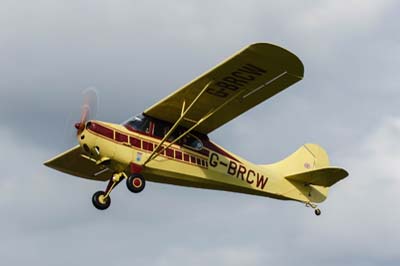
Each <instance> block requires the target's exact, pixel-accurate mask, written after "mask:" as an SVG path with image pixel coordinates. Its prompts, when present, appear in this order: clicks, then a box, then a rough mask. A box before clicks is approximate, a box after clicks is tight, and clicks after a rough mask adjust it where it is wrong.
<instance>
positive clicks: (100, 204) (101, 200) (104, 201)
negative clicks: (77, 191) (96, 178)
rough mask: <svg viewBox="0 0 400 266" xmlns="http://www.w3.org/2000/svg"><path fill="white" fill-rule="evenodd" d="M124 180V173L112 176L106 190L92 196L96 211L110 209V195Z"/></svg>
mask: <svg viewBox="0 0 400 266" xmlns="http://www.w3.org/2000/svg"><path fill="white" fill-rule="evenodd" d="M124 178H125V173H115V174H113V176H112V177H111V178H110V181H109V182H108V185H107V188H106V190H105V191H101V190H100V191H97V192H96V193H94V194H93V197H92V203H93V205H94V207H95V208H96V209H99V210H105V209H107V208H108V207H110V204H111V198H110V193H111V191H112V190H113V189H114V188H115V187H116V186H117V185H118V184H119V183H120V182H121V181H122V180H123V179H124Z"/></svg>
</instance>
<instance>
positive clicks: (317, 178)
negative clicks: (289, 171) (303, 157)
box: [285, 167, 349, 187]
mask: <svg viewBox="0 0 400 266" xmlns="http://www.w3.org/2000/svg"><path fill="white" fill-rule="evenodd" d="M348 175H349V174H348V173H347V172H346V170H344V169H342V168H338V167H325V168H319V169H316V170H311V171H307V172H302V173H298V174H294V175H289V176H286V177H285V178H286V179H287V180H289V181H291V180H293V181H299V182H302V183H305V184H309V185H317V186H323V187H330V186H332V185H333V184H335V183H336V182H338V181H340V180H342V179H343V178H345V177H346V176H348Z"/></svg>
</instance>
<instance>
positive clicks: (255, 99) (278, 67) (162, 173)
mask: <svg viewBox="0 0 400 266" xmlns="http://www.w3.org/2000/svg"><path fill="white" fill-rule="evenodd" d="M303 74H304V68H303V64H302V62H301V61H300V60H299V59H298V58H297V56H295V55H294V54H292V53H291V52H289V51H287V50H285V49H283V48H281V47H278V46H276V45H272V44H267V43H256V44H252V45H250V46H248V47H245V48H244V49H242V50H240V51H239V52H237V53H236V54H234V55H233V56H231V57H230V58H228V59H227V60H225V61H224V62H222V63H220V64H219V65H217V66H216V67H214V68H213V69H211V70H210V71H208V72H206V73H204V74H203V75H201V76H200V77H198V78H196V79H195V80H193V81H191V82H190V83H188V84H186V85H185V86H183V87H182V88H180V89H179V90H177V91H175V92H174V93H172V94H171V95H169V96H168V97H166V98H164V99H163V100H161V101H160V102H158V103H156V104H155V105H153V106H151V107H150V108H148V109H147V110H145V111H144V112H142V113H141V114H140V115H137V116H135V117H133V118H131V119H129V120H128V121H127V122H125V123H123V124H115V123H107V122H102V121H98V120H90V119H88V113H89V112H90V106H89V105H88V104H85V105H84V108H83V109H82V117H81V119H80V121H79V122H78V123H76V124H75V127H76V130H77V139H78V142H79V145H77V146H75V147H73V148H71V149H69V150H67V151H65V152H64V153H62V154H60V155H58V156H56V157H54V158H52V159H50V160H49V161H47V162H45V165H47V166H49V167H51V168H54V169H56V170H59V171H62V172H64V173H68V174H71V175H74V176H78V177H81V178H87V179H92V180H98V181H108V185H107V187H106V188H105V190H104V191H98V192H96V193H94V195H93V197H92V202H93V204H94V206H95V207H96V208H97V209H100V210H104V209H107V208H108V207H109V206H110V203H111V198H110V193H111V191H112V190H113V189H114V188H115V187H116V186H117V185H118V184H119V183H120V182H122V181H123V180H126V185H127V187H128V189H129V190H130V191H132V192H134V193H138V192H141V191H142V190H143V189H144V188H145V184H146V182H147V181H152V182H160V183H167V184H173V185H180V186H187V187H196V188H205V189H214V190H224V191H232V192H240V193H246V194H253V195H259V196H265V197H270V198H275V199H281V200H294V201H298V202H302V203H304V204H306V205H307V206H311V207H312V208H313V209H315V214H316V215H320V214H321V211H320V209H318V208H317V205H316V203H320V202H322V201H324V200H325V199H326V197H327V194H328V190H329V188H330V187H331V186H332V185H334V184H335V183H336V182H338V181H339V180H341V179H343V178H345V177H346V176H347V175H348V173H347V172H346V171H345V170H344V169H342V168H339V167H332V166H330V164H329V158H328V155H327V153H326V152H325V151H324V149H323V148H321V147H320V146H318V145H316V144H304V145H303V146H302V147H300V148H299V149H298V150H297V151H296V152H294V153H293V154H292V155H290V156H289V157H287V158H286V159H283V160H282V161H279V162H277V163H272V164H265V165H258V164H253V163H251V162H249V161H246V160H245V159H243V158H241V157H239V156H237V155H235V154H233V153H231V152H229V151H228V150H226V149H224V148H222V147H220V146H219V145H217V144H215V143H214V142H213V141H211V140H210V139H209V137H208V134H209V133H210V132H212V131H214V130H216V129H217V128H219V127H221V126H222V125H224V124H225V123H227V122H229V121H230V120H232V119H234V118H235V117H237V116H239V115H240V114H242V113H244V112H246V111H247V110H249V109H251V108H253V107H254V106H256V105H257V104H259V103H261V102H263V101H265V100H266V99H268V98H270V97H272V96H274V95H275V94H277V93H279V92H280V91H282V90H284V89H286V88H287V87H289V86H291V85H292V84H294V83H296V82H297V81H299V80H301V79H302V78H303ZM244 137H245V136H244Z"/></svg>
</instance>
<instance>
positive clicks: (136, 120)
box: [124, 114, 207, 151]
mask: <svg viewBox="0 0 400 266" xmlns="http://www.w3.org/2000/svg"><path fill="white" fill-rule="evenodd" d="M150 122H151V124H152V126H151V127H152V130H151V131H152V132H150ZM124 125H125V127H127V128H128V129H132V130H135V131H139V132H144V133H146V134H152V135H153V136H154V137H157V138H160V139H162V138H164V136H165V135H166V134H167V133H168V132H169V130H170V129H171V127H172V124H171V123H169V122H166V121H162V120H159V119H155V118H152V117H148V116H146V115H143V114H141V115H137V116H135V117H133V118H131V119H129V120H128V121H127V122H125V123H124ZM186 131H187V129H186V128H183V127H181V126H178V127H177V128H176V129H175V130H174V132H172V134H171V135H170V136H169V137H168V139H167V141H168V142H172V141H174V140H175V139H176V138H178V137H179V136H180V135H181V134H183V133H184V132H186ZM198 134H199V133H196V132H192V133H189V134H187V135H186V136H184V137H182V139H180V140H179V141H177V143H176V144H178V145H181V146H184V147H186V148H189V149H192V150H198V151H200V150H202V149H203V142H202V141H201V139H207V136H203V135H199V136H198Z"/></svg>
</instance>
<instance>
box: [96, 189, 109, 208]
mask: <svg viewBox="0 0 400 266" xmlns="http://www.w3.org/2000/svg"><path fill="white" fill-rule="evenodd" d="M92 203H93V205H94V207H95V208H96V209H99V210H105V209H107V208H108V207H110V204H111V198H110V196H108V197H106V193H105V192H103V191H97V192H96V193H94V194H93V197H92Z"/></svg>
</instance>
